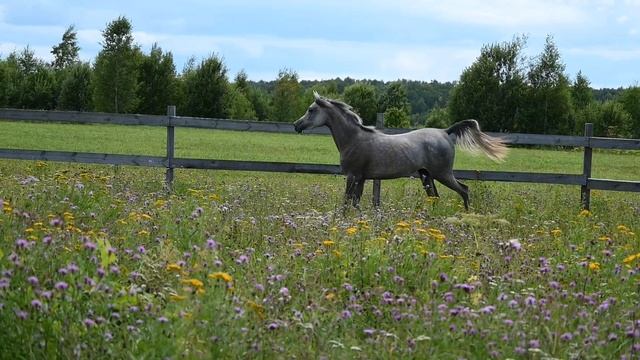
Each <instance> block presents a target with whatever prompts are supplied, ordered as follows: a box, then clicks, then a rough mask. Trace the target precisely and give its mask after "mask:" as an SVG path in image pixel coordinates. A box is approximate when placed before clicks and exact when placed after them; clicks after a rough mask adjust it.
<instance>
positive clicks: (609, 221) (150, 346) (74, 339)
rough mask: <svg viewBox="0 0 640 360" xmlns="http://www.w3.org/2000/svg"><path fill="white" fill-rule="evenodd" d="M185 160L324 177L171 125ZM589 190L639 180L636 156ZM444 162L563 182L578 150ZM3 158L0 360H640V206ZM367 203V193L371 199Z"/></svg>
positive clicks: (155, 142) (41, 135)
mask: <svg viewBox="0 0 640 360" xmlns="http://www.w3.org/2000/svg"><path fill="white" fill-rule="evenodd" d="M72 128H73V129H74V131H73V134H71V133H69V132H68V131H65V130H66V129H69V125H64V127H63V125H25V126H18V125H16V124H15V123H1V124H0V129H1V131H0V147H8V148H32V149H52V150H74V151H92V152H114V153H136V154H149V155H161V154H162V153H163V144H164V132H163V129H159V128H158V129H156V128H142V129H141V128H127V127H111V126H72ZM176 133H177V134H176V139H177V142H178V149H177V154H178V156H185V157H204V158H207V157H208V158H225V159H245V160H271V161H300V162H319V163H336V162H337V152H336V150H335V148H334V145H333V144H332V143H331V139H330V138H328V137H322V136H295V135H278V134H250V135H249V134H245V133H233V132H221V131H215V132H214V131H202V130H188V129H179V131H176ZM594 160H595V161H594V165H595V171H596V176H599V177H607V178H619V179H635V180H637V179H640V167H639V166H638V164H639V163H640V161H639V160H640V156H639V155H638V154H637V153H624V154H619V153H611V152H597V153H596V155H595V159H594ZM457 167H458V168H467V169H476V168H477V169H505V170H517V171H549V172H566V173H579V172H580V168H581V153H580V152H579V151H555V150H549V151H541V150H530V149H514V150H513V151H512V154H511V157H510V158H509V160H508V161H507V162H506V163H505V164H501V165H494V164H492V163H490V162H488V161H486V160H485V159H482V158H474V157H470V156H468V155H465V154H463V153H462V152H459V156H458V163H457ZM163 178H164V173H163V171H162V170H161V169H149V168H132V167H112V166H91V165H72V164H59V163H42V162H24V161H8V160H0V199H1V200H0V203H1V204H0V358H7V359H14V358H37V359H40V358H152V359H156V358H173V359H178V358H187V359H194V358H195V359H200V358H266V359H271V358H331V359H333V358H367V359H370V358H379V359H386V358H416V359H424V358H437V359H458V358H469V359H484V358H500V359H501V358H529V359H541V358H563V359H564V358H567V359H568V358H579V359H583V358H626V359H631V358H634V357H638V356H640V313H639V311H638V309H639V308H640V294H639V293H640V235H639V234H640V195H638V194H630V193H615V192H600V191H594V192H593V203H592V212H581V211H580V209H579V204H578V202H579V188H577V187H568V186H551V185H535V184H506V183H489V182H472V181H470V182H467V184H468V185H469V186H470V189H471V205H472V211H471V212H464V211H463V210H462V204H461V200H460V199H459V197H458V196H457V195H456V194H454V193H452V192H450V191H446V190H444V188H443V187H440V189H443V190H441V195H442V197H441V198H440V199H430V198H427V197H426V196H425V195H424V192H423V191H422V190H421V189H420V186H419V185H418V181H416V180H411V179H399V180H394V181H385V182H383V197H382V202H383V206H382V208H381V209H379V210H374V209H372V208H371V205H370V201H364V202H363V205H364V207H363V210H362V211H355V210H349V211H348V212H347V213H346V214H343V212H342V209H341V207H340V203H341V197H342V191H343V187H344V180H343V179H342V177H339V176H317V175H293V174H262V173H248V172H220V171H217V172H213V171H200V170H178V171H176V183H175V189H174V192H173V193H171V194H167V193H166V192H165V191H164V190H163V188H162V181H163ZM367 194H370V188H368V189H367Z"/></svg>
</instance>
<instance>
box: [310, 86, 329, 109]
mask: <svg viewBox="0 0 640 360" xmlns="http://www.w3.org/2000/svg"><path fill="white" fill-rule="evenodd" d="M313 96H314V97H315V98H316V104H318V105H320V106H329V102H328V101H327V99H325V98H323V97H322V96H320V94H318V92H317V91H315V90H314V91H313Z"/></svg>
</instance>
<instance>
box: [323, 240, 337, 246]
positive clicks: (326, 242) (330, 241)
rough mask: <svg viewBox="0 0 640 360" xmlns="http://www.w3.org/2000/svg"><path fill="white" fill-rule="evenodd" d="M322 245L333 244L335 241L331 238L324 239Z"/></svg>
mask: <svg viewBox="0 0 640 360" xmlns="http://www.w3.org/2000/svg"><path fill="white" fill-rule="evenodd" d="M322 245H324V246H326V247H330V246H333V245H335V242H334V241H332V240H325V241H323V242H322Z"/></svg>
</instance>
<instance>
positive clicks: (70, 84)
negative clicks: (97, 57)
mask: <svg viewBox="0 0 640 360" xmlns="http://www.w3.org/2000/svg"><path fill="white" fill-rule="evenodd" d="M91 76H92V74H91V67H90V66H89V64H88V63H76V64H73V65H71V66H69V67H67V69H66V71H65V76H64V79H63V80H62V84H61V86H60V95H59V96H58V104H57V108H58V109H60V110H75V111H90V110H92V97H93V94H92V90H93V89H92V86H91Z"/></svg>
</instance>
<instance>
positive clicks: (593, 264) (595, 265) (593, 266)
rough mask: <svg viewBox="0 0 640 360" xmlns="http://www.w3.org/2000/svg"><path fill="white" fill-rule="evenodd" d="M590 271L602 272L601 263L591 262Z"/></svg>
mask: <svg viewBox="0 0 640 360" xmlns="http://www.w3.org/2000/svg"><path fill="white" fill-rule="evenodd" d="M589 270H591V271H598V270H600V263H598V262H590V263H589Z"/></svg>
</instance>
